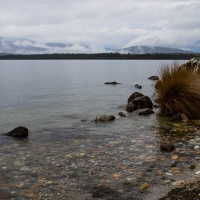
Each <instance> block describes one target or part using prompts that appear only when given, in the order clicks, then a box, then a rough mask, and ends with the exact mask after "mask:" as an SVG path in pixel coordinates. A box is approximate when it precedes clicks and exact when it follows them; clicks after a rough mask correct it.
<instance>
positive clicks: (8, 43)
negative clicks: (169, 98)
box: [0, 37, 194, 54]
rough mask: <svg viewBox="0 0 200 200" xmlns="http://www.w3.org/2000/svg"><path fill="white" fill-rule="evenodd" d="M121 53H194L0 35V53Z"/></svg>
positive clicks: (169, 49) (173, 49)
mask: <svg viewBox="0 0 200 200" xmlns="http://www.w3.org/2000/svg"><path fill="white" fill-rule="evenodd" d="M111 52H119V53H121V54H127V53H131V54H146V53H194V52H192V51H187V50H182V49H176V48H169V47H159V46H152V47H150V46H133V47H127V48H122V49H120V50H117V49H112V48H104V47H102V46H99V45H84V44H64V43H52V42H48V43H40V42H36V41H33V40H28V39H17V40H7V39H5V38H2V37H0V54H1V53H12V54H53V53H89V54H90V53H111Z"/></svg>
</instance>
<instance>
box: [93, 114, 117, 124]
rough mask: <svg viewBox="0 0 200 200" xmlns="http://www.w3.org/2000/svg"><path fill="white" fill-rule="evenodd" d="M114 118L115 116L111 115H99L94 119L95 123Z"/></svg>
mask: <svg viewBox="0 0 200 200" xmlns="http://www.w3.org/2000/svg"><path fill="white" fill-rule="evenodd" d="M113 120H115V116H113V115H108V116H107V115H101V116H99V117H96V119H95V120H94V122H95V123H97V122H108V121H113Z"/></svg>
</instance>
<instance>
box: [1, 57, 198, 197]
mask: <svg viewBox="0 0 200 200" xmlns="http://www.w3.org/2000/svg"><path fill="white" fill-rule="evenodd" d="M163 62H171V61H85V60H84V61H80V60H79V61H0V93H1V96H0V113H1V114H0V123H1V124H0V127H1V132H2V133H5V132H8V131H10V130H12V129H13V128H15V127H17V126H20V125H21V126H26V127H27V128H28V129H29V137H28V138H26V139H23V140H17V139H13V138H10V137H5V136H0V194H1V195H2V197H3V199H62V198H63V199H77V200H79V199H85V200H86V199H96V198H97V199H98V198H100V199H117V198H116V195H117V196H118V198H119V199H121V200H123V199H124V200H125V199H134V196H135V195H136V196H138V199H145V198H146V196H148V190H147V191H145V192H143V191H142V192H141V191H140V190H139V186H140V184H142V183H143V182H145V181H147V180H148V182H149V183H150V184H151V185H152V186H153V185H156V184H165V182H164V181H165V180H167V179H168V177H167V176H166V173H183V172H184V173H189V172H190V171H189V169H188V165H189V164H190V163H192V162H195V163H196V162H197V161H196V156H198V154H196V151H194V146H195V145H196V144H198V142H199V138H200V133H199V132H196V133H188V134H187V135H185V136H180V137H177V136H175V138H174V137H172V139H173V140H174V142H175V145H176V146H177V151H176V152H173V153H163V152H161V151H160V150H159V143H160V141H161V140H163V139H165V138H168V137H171V136H170V135H168V134H161V131H160V129H159V127H160V126H162V125H163V124H164V123H169V119H167V118H163V117H158V116H157V115H156V114H153V115H150V116H138V115H137V114H136V113H126V114H127V117H125V118H121V117H119V116H118V112H120V111H124V106H125V105H126V102H127V99H128V97H129V96H130V95H131V94H132V93H133V92H135V91H139V92H142V93H143V94H145V95H148V96H150V97H152V94H153V85H154V82H153V81H150V80H148V77H149V76H152V75H157V68H158V66H159V65H160V64H161V63H163ZM107 81H117V82H120V83H122V84H119V85H116V86H113V85H104V84H103V83H104V82H107ZM135 84H140V85H142V89H141V90H138V89H136V88H135V87H134V85H135ZM154 111H155V112H157V111H158V110H156V109H155V110H154ZM104 113H105V114H112V115H115V116H116V120H115V121H114V122H109V123H97V124H95V123H93V122H92V120H93V119H95V117H96V116H97V115H100V114H104ZM82 120H83V121H82ZM169 139H170V138H169ZM173 154H177V155H178V158H181V159H179V160H180V161H179V163H178V164H177V165H178V168H179V170H177V171H176V172H174V171H173V172H172V171H171V163H172V162H173V159H172V158H171V155H173ZM197 164H198V163H197ZM105 187H108V188H109V189H110V190H109V192H108V191H107V193H106V192H105V191H106V190H105ZM104 193H106V194H107V195H105V194H104ZM1 195H0V197H1ZM0 199H1V198H0Z"/></svg>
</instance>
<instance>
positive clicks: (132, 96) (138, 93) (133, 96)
mask: <svg viewBox="0 0 200 200" xmlns="http://www.w3.org/2000/svg"><path fill="white" fill-rule="evenodd" d="M142 96H144V95H143V94H142V93H140V92H134V93H133V94H132V95H131V96H130V97H129V98H128V103H130V102H131V101H132V100H133V99H135V98H136V97H142Z"/></svg>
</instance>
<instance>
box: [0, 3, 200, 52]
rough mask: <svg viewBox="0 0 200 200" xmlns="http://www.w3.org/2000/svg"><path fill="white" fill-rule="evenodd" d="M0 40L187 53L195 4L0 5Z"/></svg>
mask: <svg viewBox="0 0 200 200" xmlns="http://www.w3.org/2000/svg"><path fill="white" fill-rule="evenodd" d="M0 5H1V7H0V34H1V35H0V36H2V37H5V38H10V39H12V38H17V39H19V38H28V39H32V40H36V41H38V42H63V43H75V44H95V45H96V44H99V45H100V46H104V47H108V46H109V47H115V48H122V47H123V46H125V47H127V46H130V45H158V44H159V45H162V46H170V45H173V47H177V48H178V47H181V48H188V47H191V46H192V45H195V44H196V43H198V41H199V36H198V33H199V31H200V30H199V28H198V27H199V24H200V18H199V17H198V15H199V12H200V1H199V0H162V1H157V0H151V1H149V0H142V1H141V0H123V1H121V0H109V1H108V0H101V1H99V0H67V1H66V0H42V1H41V0H34V1H33V0H14V1H13V0H7V1H5V0H0Z"/></svg>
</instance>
